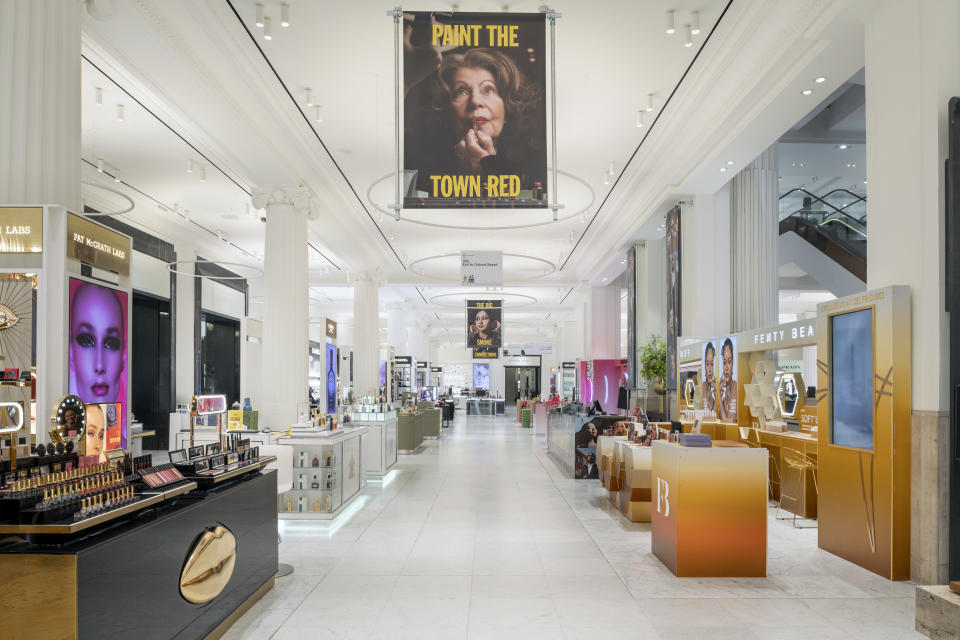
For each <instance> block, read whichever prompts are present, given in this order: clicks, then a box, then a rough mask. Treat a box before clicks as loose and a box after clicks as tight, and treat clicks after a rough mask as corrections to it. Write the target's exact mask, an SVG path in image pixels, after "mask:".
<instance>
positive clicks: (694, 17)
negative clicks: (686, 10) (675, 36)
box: [690, 11, 700, 35]
mask: <svg viewBox="0 0 960 640" xmlns="http://www.w3.org/2000/svg"><path fill="white" fill-rule="evenodd" d="M690 33H692V34H693V35H698V34H699V33H700V12H699V11H691V12H690Z"/></svg>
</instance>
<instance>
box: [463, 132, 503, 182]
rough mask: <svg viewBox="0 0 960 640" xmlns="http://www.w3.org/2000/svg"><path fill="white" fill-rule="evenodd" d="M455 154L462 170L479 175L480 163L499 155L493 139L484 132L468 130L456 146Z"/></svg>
mask: <svg viewBox="0 0 960 640" xmlns="http://www.w3.org/2000/svg"><path fill="white" fill-rule="evenodd" d="M453 154H454V155H455V156H456V157H457V161H458V162H459V163H460V167H461V168H462V169H465V170H467V171H472V172H475V173H479V172H480V171H481V167H480V161H481V160H483V159H484V158H486V157H488V156H495V155H497V149H496V147H495V146H494V145H493V138H491V137H490V136H488V135H487V134H485V133H484V132H482V131H477V130H476V129H467V132H466V133H465V134H463V139H462V140H460V142H458V143H457V144H455V145H454V147H453Z"/></svg>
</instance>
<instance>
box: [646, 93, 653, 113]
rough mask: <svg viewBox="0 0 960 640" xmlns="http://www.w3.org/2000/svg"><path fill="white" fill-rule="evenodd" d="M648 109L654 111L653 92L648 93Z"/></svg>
mask: <svg viewBox="0 0 960 640" xmlns="http://www.w3.org/2000/svg"><path fill="white" fill-rule="evenodd" d="M646 111H653V94H652V93H648V94H647V107H646Z"/></svg>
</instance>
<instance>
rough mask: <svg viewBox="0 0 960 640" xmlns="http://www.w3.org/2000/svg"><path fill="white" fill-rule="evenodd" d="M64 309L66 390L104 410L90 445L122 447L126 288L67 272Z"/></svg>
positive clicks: (124, 439) (124, 434)
mask: <svg viewBox="0 0 960 640" xmlns="http://www.w3.org/2000/svg"><path fill="white" fill-rule="evenodd" d="M68 314H69V315H68V318H67V322H68V325H69V349H68V353H67V358H68V371H69V378H70V380H69V391H70V393H71V394H72V395H75V396H78V397H79V398H80V400H82V401H83V403H84V404H86V405H88V406H89V405H98V406H99V413H97V412H96V410H95V411H94V413H97V415H102V416H103V420H102V424H100V422H98V423H97V428H99V429H100V432H99V433H96V434H92V435H93V436H94V437H95V438H96V440H97V442H98V443H99V442H102V445H100V446H99V447H94V450H99V451H100V452H102V451H105V450H109V449H117V448H126V446H127V318H128V316H127V292H126V291H119V290H117V289H111V288H109V287H105V286H102V285H99V284H94V283H92V282H87V281H85V280H80V279H79V278H70V304H69V310H68ZM89 415H90V412H89V410H88V416H89ZM94 417H96V416H94ZM88 422H89V419H88ZM87 435H88V437H89V436H91V434H89V433H88V434H87Z"/></svg>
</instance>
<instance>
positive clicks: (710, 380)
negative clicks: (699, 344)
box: [698, 340, 717, 412]
mask: <svg viewBox="0 0 960 640" xmlns="http://www.w3.org/2000/svg"><path fill="white" fill-rule="evenodd" d="M701 363H702V365H703V385H702V388H701V390H700V397H701V398H702V402H703V406H702V407H698V408H699V409H705V410H706V411H713V412H716V411H717V344H716V342H714V341H713V340H709V341H707V342H705V343H703V359H702V360H701Z"/></svg>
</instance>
